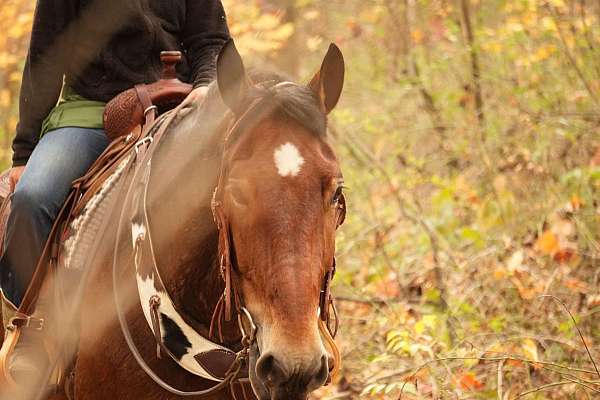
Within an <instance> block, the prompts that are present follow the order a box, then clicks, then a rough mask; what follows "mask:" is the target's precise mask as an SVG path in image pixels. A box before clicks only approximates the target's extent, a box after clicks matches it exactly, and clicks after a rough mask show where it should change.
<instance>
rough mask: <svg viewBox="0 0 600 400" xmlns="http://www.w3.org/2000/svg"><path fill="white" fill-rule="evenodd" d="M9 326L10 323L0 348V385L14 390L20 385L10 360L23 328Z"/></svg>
mask: <svg viewBox="0 0 600 400" xmlns="http://www.w3.org/2000/svg"><path fill="white" fill-rule="evenodd" d="M9 327H10V325H9V326H8V327H6V331H5V335H4V342H3V343H2V348H1V349H0V387H1V388H6V389H8V390H10V391H13V390H17V388H18V385H17V382H15V380H14V379H13V377H12V375H11V373H10V369H9V361H10V356H11V355H12V354H13V352H14V350H15V347H16V346H17V343H18V341H19V337H20V336H21V330H20V329H18V327H16V326H15V327H14V328H13V329H9Z"/></svg>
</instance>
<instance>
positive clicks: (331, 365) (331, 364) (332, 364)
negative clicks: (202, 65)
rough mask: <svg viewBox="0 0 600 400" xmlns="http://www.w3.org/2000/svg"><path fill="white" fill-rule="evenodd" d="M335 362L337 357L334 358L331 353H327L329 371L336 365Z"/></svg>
mask: <svg viewBox="0 0 600 400" xmlns="http://www.w3.org/2000/svg"><path fill="white" fill-rule="evenodd" d="M334 363H335V358H333V356H332V355H330V354H329V355H327V367H328V368H327V370H328V372H331V371H333V367H335V365H334Z"/></svg>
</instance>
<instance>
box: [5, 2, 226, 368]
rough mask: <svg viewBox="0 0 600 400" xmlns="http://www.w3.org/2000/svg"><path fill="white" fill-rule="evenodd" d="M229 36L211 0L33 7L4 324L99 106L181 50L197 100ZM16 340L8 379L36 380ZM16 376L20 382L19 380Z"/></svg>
mask: <svg viewBox="0 0 600 400" xmlns="http://www.w3.org/2000/svg"><path fill="white" fill-rule="evenodd" d="M228 39H229V31H228V28H227V23H226V19H225V13H224V10H223V6H222V4H221V1H220V0H135V1H133V0H128V1H106V0H38V1H37V5H36V10H35V15H34V21H33V29H32V34H31V42H30V45H29V52H28V55H27V59H26V63H25V70H24V72H23V80H22V85H21V93H20V103H19V105H20V107H19V113H20V119H19V123H18V125H17V133H16V137H15V139H14V141H13V145H12V148H13V151H14V156H13V166H12V169H11V170H10V183H11V188H12V189H14V192H13V194H12V211H11V214H10V217H9V220H8V230H7V233H6V237H5V241H4V244H3V245H4V254H3V255H2V257H1V258H0V286H1V289H2V291H1V293H2V309H3V317H4V318H3V319H4V321H3V322H4V325H5V326H6V325H7V322H8V320H9V318H10V317H11V316H13V315H14V314H15V312H16V308H17V307H18V306H19V305H20V303H21V301H22V298H23V296H24V294H25V291H26V289H27V287H28V284H29V282H30V280H31V277H32V275H33V273H34V270H35V267H36V264H37V261H38V258H39V257H40V255H41V252H42V250H43V247H44V244H45V241H46V239H47V237H48V235H49V233H50V229H51V227H52V224H53V221H54V219H55V217H56V215H57V213H58V211H59V210H60V208H61V205H62V203H63V201H64V200H65V198H66V196H67V194H68V192H69V189H70V184H71V182H72V181H73V180H75V179H76V178H78V177H80V176H82V175H83V174H84V173H85V172H86V170H87V169H88V168H89V167H90V166H91V164H92V163H93V162H94V160H95V159H96V158H97V157H98V156H99V155H100V154H101V153H102V151H103V150H104V149H105V148H106V146H107V145H108V142H109V141H108V139H107V137H106V135H105V134H104V131H103V124H102V113H103V109H104V105H105V103H106V102H107V101H108V100H110V99H111V98H113V97H114V96H116V95H117V94H119V93H120V92H122V91H124V90H126V89H128V88H131V87H132V86H134V85H135V84H138V83H149V82H153V81H156V80H157V79H158V78H159V75H160V71H161V63H160V59H159V54H160V51H162V50H181V51H182V53H183V60H182V62H181V63H180V64H179V65H178V67H177V71H178V75H179V78H180V79H181V80H183V81H187V82H190V83H193V85H194V87H195V89H194V91H192V93H191V94H190V98H191V99H195V98H200V97H201V96H203V95H204V94H205V93H206V85H207V84H208V83H209V82H210V81H212V80H213V78H214V74H215V59H216V55H217V53H218V52H219V50H220V49H221V47H222V46H223V44H224V43H225V42H226V41H227V40H228ZM25 342H26V341H24V340H22V341H20V342H19V344H18V345H17V347H16V348H15V351H14V356H13V357H12V359H11V365H10V372H11V374H12V376H13V377H14V378H17V380H25V379H29V378H30V377H31V375H32V374H33V375H34V376H37V374H39V370H40V366H39V365H35V364H36V363H34V362H32V361H29V362H28V349H29V353H31V347H32V344H27V343H25ZM19 378H21V379H19Z"/></svg>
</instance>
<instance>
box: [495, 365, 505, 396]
mask: <svg viewBox="0 0 600 400" xmlns="http://www.w3.org/2000/svg"><path fill="white" fill-rule="evenodd" d="M503 367H504V360H502V361H500V362H499V363H498V381H497V384H496V387H497V392H498V400H502V399H503V398H504V395H503V393H502V392H503V386H504V385H503V382H502V380H503V375H504V373H503V371H502V368H503Z"/></svg>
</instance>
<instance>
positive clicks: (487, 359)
mask: <svg viewBox="0 0 600 400" xmlns="http://www.w3.org/2000/svg"><path fill="white" fill-rule="evenodd" d="M466 360H478V361H485V362H499V361H503V362H506V361H519V362H522V363H525V364H537V365H541V366H552V367H555V368H560V369H564V370H567V371H577V372H581V373H585V374H595V372H594V371H589V370H585V369H581V368H574V367H570V366H568V365H562V364H557V363H553V362H550V361H539V360H531V359H527V358H523V357H517V356H508V355H507V356H502V357H475V356H473V357H442V358H434V359H432V360H429V361H426V362H425V363H423V364H421V365H420V366H419V367H416V368H414V367H413V368H406V369H403V370H399V371H394V372H391V373H389V374H386V375H382V376H380V377H377V378H373V379H370V380H369V381H367V383H369V384H370V383H375V382H380V381H383V380H387V379H390V378H395V377H397V376H403V375H406V374H408V373H409V372H411V371H414V372H412V373H411V374H410V376H411V377H414V376H415V375H416V374H417V373H418V372H419V371H421V370H422V369H423V368H426V367H428V366H429V365H431V364H435V363H438V362H444V361H466ZM589 382H590V383H595V382H593V381H589Z"/></svg>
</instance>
